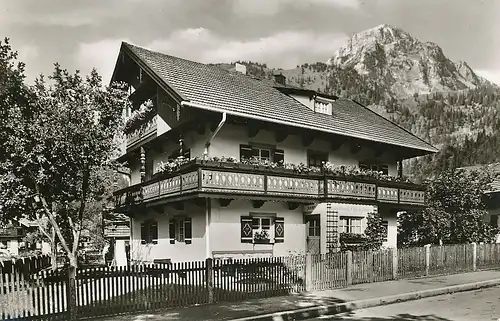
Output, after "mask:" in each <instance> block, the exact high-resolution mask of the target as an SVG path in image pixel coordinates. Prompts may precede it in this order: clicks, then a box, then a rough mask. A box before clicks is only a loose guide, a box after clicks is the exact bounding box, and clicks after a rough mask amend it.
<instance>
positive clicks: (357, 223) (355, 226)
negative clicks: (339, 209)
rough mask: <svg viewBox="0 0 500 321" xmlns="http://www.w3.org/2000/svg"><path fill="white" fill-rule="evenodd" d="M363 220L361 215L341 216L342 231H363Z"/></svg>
mask: <svg viewBox="0 0 500 321" xmlns="http://www.w3.org/2000/svg"><path fill="white" fill-rule="evenodd" d="M361 222H362V218H361V217H351V216H341V217H340V221H339V227H340V233H355V234H361V233H363V230H362V228H361Z"/></svg>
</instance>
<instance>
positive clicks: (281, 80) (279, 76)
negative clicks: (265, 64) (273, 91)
mask: <svg viewBox="0 0 500 321" xmlns="http://www.w3.org/2000/svg"><path fill="white" fill-rule="evenodd" d="M274 81H275V82H276V83H278V84H280V85H283V86H285V85H286V77H285V76H283V74H282V73H279V74H274Z"/></svg>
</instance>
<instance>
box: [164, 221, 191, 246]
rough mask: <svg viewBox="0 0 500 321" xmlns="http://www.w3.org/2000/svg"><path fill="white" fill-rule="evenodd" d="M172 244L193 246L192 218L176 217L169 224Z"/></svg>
mask: <svg viewBox="0 0 500 321" xmlns="http://www.w3.org/2000/svg"><path fill="white" fill-rule="evenodd" d="M169 239H170V244H175V242H179V243H186V244H191V242H192V239H193V231H192V223H191V218H190V217H176V218H173V219H171V220H170V222H169Z"/></svg>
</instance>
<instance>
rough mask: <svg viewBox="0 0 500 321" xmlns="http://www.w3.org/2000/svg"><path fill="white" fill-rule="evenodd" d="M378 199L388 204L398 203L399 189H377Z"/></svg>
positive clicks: (381, 187) (380, 187)
mask: <svg viewBox="0 0 500 321" xmlns="http://www.w3.org/2000/svg"><path fill="white" fill-rule="evenodd" d="M377 198H378V199H379V200H381V201H384V202H388V203H398V198H399V194H398V189H397V188H391V187H383V186H379V187H378V189H377Z"/></svg>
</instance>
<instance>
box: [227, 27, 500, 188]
mask: <svg viewBox="0 0 500 321" xmlns="http://www.w3.org/2000/svg"><path fill="white" fill-rule="evenodd" d="M240 63H244V64H245V65H247V72H248V73H249V74H252V75H254V76H257V77H262V78H271V77H272V74H273V73H275V72H281V73H282V74H283V75H284V76H285V77H286V79H287V82H288V83H290V84H293V85H297V86H300V87H303V88H310V89H314V90H318V91H321V92H325V93H329V94H335V95H339V96H343V97H349V98H352V99H355V100H357V101H359V102H361V103H363V104H365V105H367V106H368V107H370V108H372V109H373V110H374V111H376V112H378V113H380V114H382V115H384V116H385V117H388V118H389V119H391V120H393V121H394V122H396V123H398V124H399V125H401V126H403V127H405V128H407V129H408V130H410V131H411V132H413V133H414V134H415V135H417V136H419V137H421V138H423V139H426V140H428V141H430V142H431V143H433V144H434V145H436V146H437V147H439V148H441V152H440V153H438V154H437V155H435V156H432V157H421V158H419V159H414V160H412V161H411V162H409V163H408V164H407V165H410V166H406V168H407V169H408V170H409V172H408V174H410V175H412V176H414V178H417V179H419V178H425V177H428V176H429V175H432V174H434V173H436V172H438V171H439V170H442V169H443V168H446V167H449V166H465V165H470V164H480V163H488V162H493V161H499V160H500V102H499V100H500V88H499V87H498V86H497V85H495V84H492V83H491V82H489V81H487V80H486V79H484V78H482V77H480V76H478V75H477V74H476V73H475V72H474V70H472V69H471V68H470V67H469V66H468V65H467V63H466V62H463V61H459V62H453V61H451V60H450V59H448V58H447V57H446V55H445V54H444V53H443V50H442V49H441V48H440V47H439V46H438V45H437V44H434V43H431V42H422V41H420V40H418V39H416V38H415V37H413V36H412V35H410V34H409V33H407V32H405V31H404V30H402V29H399V28H395V27H391V26H389V25H380V26H377V27H375V28H372V29H369V30H366V31H362V32H360V33H358V34H355V35H353V36H352V37H351V38H350V39H349V40H348V41H347V42H346V44H344V45H343V46H342V47H341V48H340V49H339V50H338V51H337V52H336V53H334V55H333V56H332V57H331V58H330V59H328V61H327V62H326V63H324V62H317V63H313V64H309V63H306V64H303V65H301V66H297V67H296V68H293V69H289V70H281V69H280V70H275V69H270V68H268V67H267V66H266V65H265V64H260V63H256V62H240ZM220 66H221V67H222V68H226V69H232V68H234V64H220ZM497 151H499V152H497Z"/></svg>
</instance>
